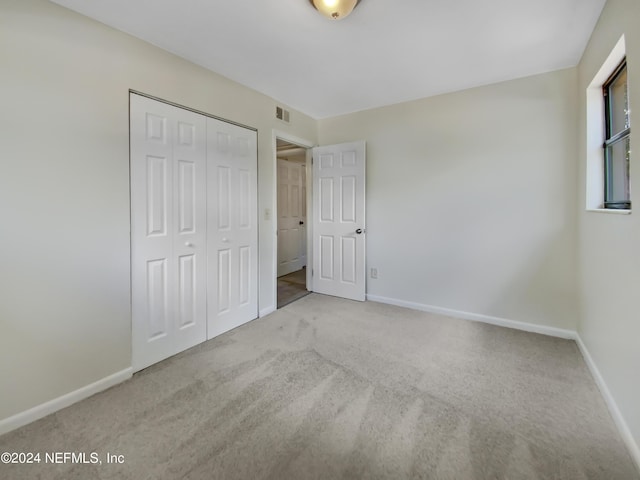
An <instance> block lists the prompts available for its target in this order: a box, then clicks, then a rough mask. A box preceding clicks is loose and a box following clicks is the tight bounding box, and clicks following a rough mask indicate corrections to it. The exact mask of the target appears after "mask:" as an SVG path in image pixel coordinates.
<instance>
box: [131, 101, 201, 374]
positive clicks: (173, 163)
mask: <svg viewBox="0 0 640 480" xmlns="http://www.w3.org/2000/svg"><path fill="white" fill-rule="evenodd" d="M130 100H131V165H130V167H131V277H132V278H131V281H132V284H131V289H132V318H133V331H132V335H133V360H132V361H133V368H134V370H136V371H137V370H140V369H142V368H145V367H147V366H149V365H151V364H153V363H155V362H158V361H160V360H162V359H164V358H167V357H169V356H171V355H174V354H175V353H177V352H179V351H182V350H185V349H187V348H189V347H191V346H193V345H196V344H198V343H200V342H203V341H204V340H206V338H207V332H206V328H207V324H206V270H205V269H206V242H205V235H206V210H205V209H206V122H205V117H204V116H202V115H198V114H196V113H193V112H190V111H187V110H183V109H180V108H176V107H173V106H170V105H167V104H164V103H161V102H157V101H155V100H151V99H148V98H145V97H142V96H140V95H135V94H131V96H130Z"/></svg>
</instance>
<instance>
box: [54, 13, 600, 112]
mask: <svg viewBox="0 0 640 480" xmlns="http://www.w3.org/2000/svg"><path fill="white" fill-rule="evenodd" d="M52 1H54V2H55V3H58V4H60V5H63V6H65V7H68V8H70V9H72V10H75V11H77V12H80V13H82V14H84V15H87V16H89V17H92V18H94V19H96V20H98V21H100V22H103V23H105V24H107V25H110V26H112V27H114V28H117V29H119V30H122V31H124V32H128V33H130V34H132V35H134V36H136V37H139V38H141V39H143V40H146V41H148V42H150V43H152V44H154V45H157V46H159V47H161V48H163V49H165V50H168V51H170V52H173V53H175V54H177V55H179V56H181V57H184V58H186V59H188V60H190V61H192V62H194V63H197V64H199V65H202V66H204V67H206V68H208V69H210V70H213V71H215V72H217V73H220V74H222V75H224V76H226V77H228V78H231V79H233V80H235V81H237V82H239V83H241V84H243V85H246V86H248V87H251V88H253V89H255V90H258V91H259V92H262V93H264V94H266V95H268V96H270V97H273V98H275V99H276V100H278V101H279V102H282V103H284V104H286V105H288V106H289V107H292V108H295V109H297V110H300V111H302V112H304V113H306V114H308V115H310V116H312V117H314V118H325V117H330V116H335V115H339V114H343V113H349V112H354V111H359V110H365V109H368V108H373V107H378V106H382V105H389V104H393V103H398V102H402V101H406V100H414V99H417V98H422V97H428V96H432V95H437V94H441V93H445V92H451V91H456V90H462V89H465V88H470V87H475V86H479V85H485V84H489V83H495V82H498V81H502V80H510V79H514V78H519V77H524V76H527V75H533V74H537V73H543V72H548V71H552V70H557V69H561V68H565V67H570V66H574V65H576V64H577V63H578V61H579V60H580V57H581V55H582V52H583V50H584V47H585V45H586V43H587V41H588V39H589V36H590V35H591V31H592V30H593V27H594V25H595V23H596V21H597V19H598V16H599V15H600V12H601V10H602V8H603V6H604V3H605V1H606V0H483V1H478V0H362V1H361V2H360V4H359V5H358V7H356V9H355V10H354V11H353V13H352V14H351V16H349V17H348V18H346V19H343V20H340V21H332V20H329V19H326V18H325V17H322V16H321V15H320V14H319V13H318V12H316V11H315V10H314V9H313V7H312V6H311V5H310V3H309V1H308V0H271V1H268V0H231V1H229V0H109V1H105V0H52Z"/></svg>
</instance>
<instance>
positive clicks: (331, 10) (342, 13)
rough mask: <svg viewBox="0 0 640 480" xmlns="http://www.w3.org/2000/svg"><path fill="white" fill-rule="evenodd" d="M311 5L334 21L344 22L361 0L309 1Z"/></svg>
mask: <svg viewBox="0 0 640 480" xmlns="http://www.w3.org/2000/svg"><path fill="white" fill-rule="evenodd" d="M309 1H310V2H311V4H312V5H313V6H314V7H315V9H316V10H318V11H319V12H320V13H321V14H323V15H324V16H325V17H327V18H330V19H332V20H342V19H343V18H344V17H346V16H348V15H349V14H350V13H351V11H352V10H353V9H354V8H355V7H356V5H357V4H358V3H360V0H309Z"/></svg>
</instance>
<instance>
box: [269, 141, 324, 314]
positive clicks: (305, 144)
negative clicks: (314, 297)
mask: <svg viewBox="0 0 640 480" xmlns="http://www.w3.org/2000/svg"><path fill="white" fill-rule="evenodd" d="M278 140H284V141H285V142H289V143H292V144H294V145H297V146H299V147H302V148H306V149H307V158H306V161H305V172H306V175H305V177H306V186H307V188H306V190H307V202H306V203H307V290H309V291H311V292H312V291H313V276H312V275H311V272H312V268H309V265H311V266H313V244H312V243H311V240H312V239H313V196H312V193H313V191H312V189H313V178H312V177H313V168H312V165H311V161H312V159H313V147H314V146H315V145H314V143H313V142H312V141H310V140H306V139H304V138H300V137H296V136H295V135H291V134H290V133H287V132H283V131H281V130H276V129H273V130H271V146H272V151H273V159H272V167H273V182H272V183H271V188H272V192H273V201H272V204H271V212H272V213H271V222H272V223H271V231H272V238H273V249H272V257H273V258H272V262H271V265H272V272H273V289H272V296H271V298H272V300H273V310H271V311H276V310H277V309H278V146H277V141H278ZM261 316H262V315H261Z"/></svg>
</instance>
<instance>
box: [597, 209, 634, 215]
mask: <svg viewBox="0 0 640 480" xmlns="http://www.w3.org/2000/svg"><path fill="white" fill-rule="evenodd" d="M587 212H593V213H612V214H614V215H631V210H623V209H616V208H588V209H587Z"/></svg>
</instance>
